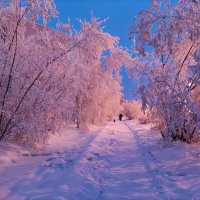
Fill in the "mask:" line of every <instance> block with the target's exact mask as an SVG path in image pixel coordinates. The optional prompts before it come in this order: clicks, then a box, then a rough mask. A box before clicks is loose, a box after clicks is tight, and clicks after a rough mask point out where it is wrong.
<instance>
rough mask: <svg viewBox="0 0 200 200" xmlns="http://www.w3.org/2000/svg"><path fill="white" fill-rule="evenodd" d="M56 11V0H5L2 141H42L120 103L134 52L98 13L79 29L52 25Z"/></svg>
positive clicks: (0, 31)
mask: <svg viewBox="0 0 200 200" xmlns="http://www.w3.org/2000/svg"><path fill="white" fill-rule="evenodd" d="M56 13H57V12H56V10H55V5H54V3H53V1H51V0H46V1H31V0H30V1H28V0H27V1H18V0H11V1H9V2H6V3H4V2H2V5H1V7H0V47H1V48H0V51H1V52H0V55H1V56H0V88H1V89H0V140H3V139H10V140H13V141H16V140H17V141H18V142H19V141H20V142H21V143H23V144H26V145H27V146H35V145H36V144H38V143H41V144H43V143H44V142H45V141H46V139H47V138H48V133H49V132H55V131H56V130H57V129H58V128H59V127H61V126H62V125H63V124H66V123H70V122H71V121H72V120H73V119H74V118H75V119H76V120H78V123H80V125H81V126H86V125H88V124H91V123H93V124H96V123H97V122H98V123H100V122H103V121H104V120H107V119H108V118H111V117H112V116H113V115H115V113H116V112H117V110H118V107H119V99H120V97H121V93H120V90H121V86H120V83H119V82H120V78H119V69H120V67H121V66H122V65H123V64H126V63H130V62H131V58H130V56H129V55H128V53H127V52H126V50H124V49H122V48H120V47H119V46H118V38H116V37H113V36H111V35H109V34H107V33H105V32H103V29H102V28H101V23H102V22H98V20H97V19H95V18H94V17H93V18H92V20H91V22H90V23H89V22H85V21H81V22H80V23H81V28H80V30H74V29H72V28H71V27H72V26H71V25H70V24H66V25H65V24H59V26H58V30H53V29H50V28H47V27H46V25H47V22H48V20H49V18H50V17H51V16H52V17H54V16H55V15H56ZM38 17H41V18H43V21H44V25H39V24H37V23H36V21H37V19H38ZM113 100H115V101H114V102H115V103H113Z"/></svg>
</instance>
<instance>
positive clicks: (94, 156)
mask: <svg viewBox="0 0 200 200" xmlns="http://www.w3.org/2000/svg"><path fill="white" fill-rule="evenodd" d="M72 135H73V137H71V136H72ZM71 136H70V137H69V136H67V137H65V136H63V138H62V137H61V138H60V139H59V138H58V141H56V146H55V141H53V142H54V146H51V145H50V146H49V147H48V148H47V150H46V151H44V152H42V153H41V152H40V153H35V154H24V155H23V158H22V159H21V160H19V161H17V162H16V163H12V164H9V165H8V166H7V167H2V168H1V167H0V199H1V200H18V199H20V200H21V199H26V200H54V199H55V200H59V199H60V200H135V199H136V200H137V199H138V200H140V199H144V200H145V199H155V200H156V199H158V200H159V199H180V200H182V199H196V200H198V199H200V192H199V189H200V186H199V184H200V181H199V178H198V176H197V177H195V175H199V170H200V167H199V166H198V158H195V159H194V158H191V155H192V154H191V153H188V151H187V155H186V153H185V155H183V154H184V152H182V155H181V156H180V155H179V154H180V152H177V149H178V148H179V147H180V144H179V143H177V144H176V145H177V146H178V145H179V147H178V148H176V147H173V146H167V147H166V148H165V147H164V146H163V143H162V142H161V140H160V139H159V135H158V133H157V132H155V131H151V130H150V126H149V125H139V124H138V123H137V122H131V121H123V122H116V123H108V124H107V125H106V126H105V127H101V128H99V129H97V130H94V131H93V132H90V133H89V132H88V133H83V132H77V133H73V134H72V133H71ZM66 139H68V140H66ZM64 140H65V141H64ZM181 145H182V144H181ZM185 148H186V149H187V147H185ZM172 153H173V154H172ZM198 153H199V152H197V151H193V155H197V154H198ZM173 156H174V158H173ZM184 158H186V159H184ZM185 164H187V165H186V166H185ZM191 170H193V171H192V172H191ZM197 171H198V173H197Z"/></svg>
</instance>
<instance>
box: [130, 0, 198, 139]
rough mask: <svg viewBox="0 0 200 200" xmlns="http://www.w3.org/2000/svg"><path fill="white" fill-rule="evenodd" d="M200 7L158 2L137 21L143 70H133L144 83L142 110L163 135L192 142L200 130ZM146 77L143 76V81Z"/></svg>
mask: <svg viewBox="0 0 200 200" xmlns="http://www.w3.org/2000/svg"><path fill="white" fill-rule="evenodd" d="M199 10H200V3H199V1H190V0H184V1H180V2H179V3H178V4H176V5H173V4H172V3H171V2H170V1H168V0H164V1H161V0H154V1H152V5H151V7H150V8H149V9H148V10H145V11H142V12H141V13H139V17H138V18H135V19H134V23H133V26H132V27H131V30H130V36H131V37H133V36H134V37H135V38H136V46H135V47H136V49H135V52H136V53H137V56H138V59H142V60H143V61H144V63H145V65H144V67H142V68H137V70H130V73H131V74H132V76H136V74H137V75H139V77H140V80H142V83H141V86H140V90H139V92H140V94H141V97H142V100H143V108H144V109H145V108H147V107H148V109H149V111H150V112H151V116H152V118H153V119H154V121H156V122H157V123H158V124H159V126H160V129H162V136H163V137H171V138H172V139H180V140H183V141H187V142H190V141H191V139H192V138H193V136H194V134H195V133H198V132H199V121H200V118H199V117H200V116H199V110H200V105H199V103H198V100H197V97H196V96H195V93H196V92H197V91H198V90H197V88H198V84H199V70H200V69H199V56H198V52H199V46H200V33H199V30H200V22H199V18H200V12H199ZM142 77H143V78H142Z"/></svg>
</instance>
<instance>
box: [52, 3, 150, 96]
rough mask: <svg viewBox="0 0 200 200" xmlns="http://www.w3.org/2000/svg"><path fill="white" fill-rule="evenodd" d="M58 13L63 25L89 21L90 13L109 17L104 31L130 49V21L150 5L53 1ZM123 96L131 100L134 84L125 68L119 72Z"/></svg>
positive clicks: (102, 17)
mask: <svg viewBox="0 0 200 200" xmlns="http://www.w3.org/2000/svg"><path fill="white" fill-rule="evenodd" d="M55 3H56V6H57V10H58V11H59V20H60V21H61V22H63V23H65V22H67V20H68V17H69V18H70V21H71V22H72V24H73V23H76V19H88V20H89V19H90V16H91V12H92V13H93V15H94V16H96V17H100V18H101V19H104V18H107V17H109V20H108V21H107V22H106V23H105V24H104V26H105V29H104V31H106V32H109V33H110V34H111V35H114V36H118V37H119V38H120V45H122V46H126V47H130V45H131V42H130V41H129V40H128V32H129V28H130V26H131V23H132V19H133V17H134V16H135V15H137V13H138V12H139V11H141V10H144V9H145V8H147V7H148V6H149V5H150V0H55ZM121 74H122V76H123V81H122V85H123V86H124V91H123V93H124V95H125V97H126V98H127V99H130V98H132V90H133V89H135V85H134V82H133V81H132V80H131V79H129V78H128V76H127V73H126V70H125V68H123V69H122V72H121Z"/></svg>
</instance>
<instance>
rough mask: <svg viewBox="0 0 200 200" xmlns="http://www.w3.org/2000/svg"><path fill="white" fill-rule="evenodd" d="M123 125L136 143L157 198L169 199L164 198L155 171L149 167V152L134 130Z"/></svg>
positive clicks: (163, 192) (164, 195)
mask: <svg viewBox="0 0 200 200" xmlns="http://www.w3.org/2000/svg"><path fill="white" fill-rule="evenodd" d="M124 124H125V126H127V127H128V129H129V130H130V132H131V133H132V135H133V137H134V139H135V141H136V144H137V147H138V151H139V153H140V157H141V160H142V162H143V164H144V167H145V169H146V171H147V173H148V175H149V177H150V180H151V184H152V187H153V188H154V189H156V191H157V195H158V198H159V199H162V200H163V199H166V200H168V199H170V198H168V197H167V196H166V193H165V191H164V189H163V187H162V182H161V181H160V180H159V179H158V178H156V171H154V170H153V169H152V167H151V161H150V160H151V159H150V157H149V156H150V155H149V152H148V151H147V149H146V147H145V146H144V145H143V144H142V141H141V139H140V138H139V135H138V134H137V131H136V130H134V129H133V128H132V127H131V126H129V125H128V123H126V122H124Z"/></svg>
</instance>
